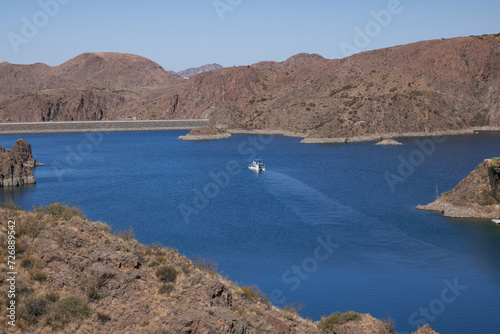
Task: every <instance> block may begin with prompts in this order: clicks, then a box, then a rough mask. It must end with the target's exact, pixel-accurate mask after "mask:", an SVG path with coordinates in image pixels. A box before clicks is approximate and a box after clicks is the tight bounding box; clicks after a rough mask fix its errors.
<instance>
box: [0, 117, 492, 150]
mask: <svg viewBox="0 0 500 334" xmlns="http://www.w3.org/2000/svg"><path fill="white" fill-rule="evenodd" d="M208 125H210V122H209V120H208V119H169V120H105V121H55V122H8V123H0V135H4V134H36V133H40V134H42V133H71V132H126V131H169V130H191V129H193V128H197V127H204V126H208ZM225 132H226V133H228V134H248V135H277V136H285V137H294V138H303V139H302V140H301V141H300V142H301V143H302V144H348V143H361V142H378V141H380V140H384V139H396V138H419V137H432V136H454V135H467V134H475V133H486V132H500V127H474V128H472V129H467V130H446V131H435V132H407V133H383V134H376V135H366V136H354V137H335V138H307V137H304V134H303V133H297V132H291V131H285V130H269V129H263V130H244V129H228V130H225ZM182 137H183V138H182V139H183V140H218V139H224V138H228V137H229V136H227V135H224V136H220V135H217V136H202V137H203V138H201V137H200V138H196V137H195V136H193V138H189V137H186V136H182ZM204 137H207V138H204ZM180 139H181V138H180Z"/></svg>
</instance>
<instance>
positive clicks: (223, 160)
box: [0, 131, 500, 333]
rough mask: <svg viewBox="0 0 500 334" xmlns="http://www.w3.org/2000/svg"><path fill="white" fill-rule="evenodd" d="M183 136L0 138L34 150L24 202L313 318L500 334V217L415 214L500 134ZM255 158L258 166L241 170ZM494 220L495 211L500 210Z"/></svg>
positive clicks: (20, 192)
mask: <svg viewBox="0 0 500 334" xmlns="http://www.w3.org/2000/svg"><path fill="white" fill-rule="evenodd" d="M186 132H187V131H146V132H104V133H64V134H26V135H2V136H0V145H1V146H4V147H7V148H11V147H12V145H13V143H14V142H15V140H16V139H18V138H19V137H22V138H24V139H26V140H27V141H28V142H29V143H30V144H31V145H32V150H33V156H34V158H35V159H36V160H37V161H39V162H41V163H44V164H45V166H42V167H37V168H36V169H35V176H36V178H37V184H36V185H33V186H26V187H20V188H14V189H7V188H0V199H1V201H2V202H7V201H12V202H14V203H16V204H18V205H21V206H23V207H24V208H26V209H31V208H32V207H33V206H34V205H43V204H49V203H54V202H66V203H69V204H71V205H77V206H78V207H80V208H81V209H82V211H83V212H84V214H85V215H86V216H87V217H88V218H90V219H91V220H96V221H102V222H105V223H107V224H109V225H110V226H111V227H112V229H113V230H114V231H120V230H125V229H129V228H130V227H132V228H133V230H134V233H135V236H136V238H137V239H138V240H139V241H140V242H141V243H145V244H153V243H161V244H163V245H165V246H168V247H171V248H176V249H177V250H178V251H179V252H180V253H181V254H183V255H186V256H188V257H190V258H193V257H198V256H199V257H202V258H207V259H211V260H213V261H215V262H217V263H218V271H219V273H222V275H223V276H227V277H229V279H231V280H233V281H235V282H238V283H240V284H244V285H257V286H258V287H259V288H260V289H261V290H262V291H263V292H264V293H265V294H266V295H267V296H268V297H269V299H270V301H271V302H272V303H273V304H275V305H277V306H281V305H284V304H290V303H299V304H302V305H303V309H302V311H301V315H302V316H303V317H309V318H311V319H312V320H315V321H316V320H319V319H320V318H321V316H322V315H330V314H331V313H332V312H336V311H340V312H345V311H347V310H354V311H357V312H360V313H370V314H371V315H373V316H374V317H377V318H380V319H387V318H389V317H390V318H392V319H393V320H394V321H395V322H396V330H397V331H398V332H399V333H405V332H410V331H414V330H416V328H417V326H418V325H419V324H420V325H423V324H426V323H429V324H430V325H431V327H432V328H433V329H434V330H435V331H437V332H440V333H498V328H499V325H500V323H499V321H498V320H497V319H498V311H499V310H500V308H499V306H498V301H499V300H500V226H497V225H495V224H493V223H491V221H489V220H474V219H449V218H444V217H442V215H440V214H438V213H432V212H426V211H417V210H416V209H415V207H416V206H417V205H419V204H427V203H430V202H432V201H433V200H434V199H435V198H436V193H438V194H439V193H442V192H445V191H448V190H451V189H452V188H453V187H455V186H456V185H457V184H458V183H459V182H460V181H461V180H462V179H463V178H464V177H466V176H467V175H468V174H469V172H470V171H472V170H473V169H474V168H475V167H476V166H477V165H478V164H479V163H480V162H482V161H483V160H484V159H486V158H491V157H494V156H500V151H499V145H498V143H499V141H500V134H496V133H482V134H475V135H463V136H450V137H436V138H431V137H429V138H403V139H398V140H399V141H400V142H402V143H403V144H404V145H403V146H375V143H373V142H368V143H352V144H347V145H306V144H300V138H289V137H282V136H258V135H233V136H232V137H230V138H228V139H224V140H219V141H208V142H191V141H179V140H177V137H178V136H179V135H184V134H186ZM255 158H262V159H263V161H264V163H265V165H266V171H265V172H263V173H259V174H257V173H254V172H252V171H250V170H248V169H247V166H248V165H249V163H250V162H251V160H253V159H255ZM499 218H500V217H499Z"/></svg>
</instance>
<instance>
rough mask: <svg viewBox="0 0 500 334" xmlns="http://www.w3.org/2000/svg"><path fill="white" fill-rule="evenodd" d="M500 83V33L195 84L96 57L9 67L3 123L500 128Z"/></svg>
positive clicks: (269, 65) (323, 132)
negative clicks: (166, 121)
mask: <svg viewBox="0 0 500 334" xmlns="http://www.w3.org/2000/svg"><path fill="white" fill-rule="evenodd" d="M499 73H500V34H498V35H488V36H476V37H463V38H455V39H443V40H434V41H425V42H419V43H415V44H410V45H404V46H397V47H392V48H387V49H381V50H376V51H370V52H365V53H361V54H356V55H354V56H351V57H348V58H344V59H334V60H329V59H325V58H323V57H321V56H319V55H311V54H298V55H295V56H293V57H291V58H289V59H287V60H286V61H283V62H281V63H278V62H260V63H257V64H253V65H251V66H242V67H233V68H226V69H224V70H214V71H210V72H205V73H201V74H198V75H195V76H193V77H191V78H190V79H188V80H184V79H182V78H180V77H177V76H174V75H172V74H169V73H167V72H165V71H164V70H163V69H162V68H161V67H160V66H159V65H157V64H156V63H153V62H151V61H148V60H147V59H144V58H142V57H138V56H132V55H119V54H84V55H81V56H78V57H76V58H74V59H72V60H70V61H68V62H66V63H64V64H62V65H60V66H57V67H49V66H46V65H43V64H35V65H22V66H21V65H11V64H7V63H2V64H0V119H2V120H4V121H6V120H9V119H10V120H13V121H16V120H33V121H35V120H45V121H46V120H53V119H61V120H62V119H74V120H76V119H95V120H100V119H127V118H132V117H137V118H139V119H143V118H198V117H209V118H210V119H211V120H212V122H213V123H215V124H216V125H218V126H219V127H227V128H240V129H251V130H254V129H265V130H282V131H291V132H295V133H299V134H301V135H303V136H304V137H349V136H359V135H368V134H381V133H387V132H395V133H404V132H433V131H440V130H451V129H455V130H456V129H465V128H470V127H473V126H483V125H490V126H500V100H499V97H498V96H499V94H498V93H499V90H500V77H499Z"/></svg>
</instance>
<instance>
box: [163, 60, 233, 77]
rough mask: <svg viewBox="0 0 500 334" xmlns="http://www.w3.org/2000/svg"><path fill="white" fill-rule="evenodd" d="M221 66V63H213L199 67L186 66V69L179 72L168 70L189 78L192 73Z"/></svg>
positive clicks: (216, 68) (203, 71) (208, 70)
mask: <svg viewBox="0 0 500 334" xmlns="http://www.w3.org/2000/svg"><path fill="white" fill-rule="evenodd" d="M221 68H223V66H222V65H220V64H215V63H214V64H207V65H203V66H200V67H191V68H188V69H187V70H184V71H180V72H174V71H169V72H170V73H173V74H176V75H178V76H180V77H183V78H184V79H189V78H191V77H192V76H193V75H196V74H200V73H205V72H210V71H214V70H218V69H221Z"/></svg>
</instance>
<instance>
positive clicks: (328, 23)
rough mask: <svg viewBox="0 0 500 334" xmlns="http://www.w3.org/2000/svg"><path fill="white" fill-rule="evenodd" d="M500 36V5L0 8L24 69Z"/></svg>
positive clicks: (228, 3)
mask: <svg viewBox="0 0 500 334" xmlns="http://www.w3.org/2000/svg"><path fill="white" fill-rule="evenodd" d="M216 5H217V8H218V10H217V9H216ZM374 13H376V15H374ZM377 17H378V19H377ZM360 32H361V33H360ZM491 33H500V1H498V0H477V1H472V0H470V1H464V0H453V1H448V0H447V1H438V0H358V1H356V0H353V1H345V0H343V1H335V0H310V1H295V0H287V1H285V0H275V1H273V0H176V1H169V0H163V1H161V0H143V1H130V0H120V1H115V0H109V1H106V0H100V1H97V0H0V62H2V61H8V62H11V63H16V64H30V63H35V62H43V63H46V64H49V65H52V66H54V65H58V64H61V63H63V62H64V61H66V60H68V59H70V58H73V57H75V56H77V55H79V54H81V53H83V52H87V51H92V52H104V51H110V52H111V51H112V52H126V53H133V54H138V55H141V56H144V57H147V58H150V59H152V60H153V61H155V62H157V63H159V64H160V65H161V66H162V67H163V68H165V69H167V70H175V71H178V70H182V69H185V68H188V67H193V66H200V65H203V64H207V63H213V62H216V63H220V64H222V65H224V66H235V65H236V66H237V65H247V64H252V63H255V62H258V61H261V60H274V61H283V60H285V59H287V58H288V57H290V56H292V55H294V54H297V53H300V52H308V53H319V54H321V55H322V56H324V57H326V58H342V57H344V56H345V55H349V54H350V53H352V52H355V51H356V52H358V51H367V50H372V49H378V48H383V47H389V46H394V45H400V44H408V43H413V42H417V41H421V40H428V39H437V38H449V37H459V36H469V35H482V34H491ZM360 35H364V36H360Z"/></svg>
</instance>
